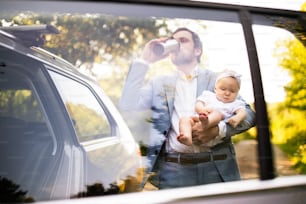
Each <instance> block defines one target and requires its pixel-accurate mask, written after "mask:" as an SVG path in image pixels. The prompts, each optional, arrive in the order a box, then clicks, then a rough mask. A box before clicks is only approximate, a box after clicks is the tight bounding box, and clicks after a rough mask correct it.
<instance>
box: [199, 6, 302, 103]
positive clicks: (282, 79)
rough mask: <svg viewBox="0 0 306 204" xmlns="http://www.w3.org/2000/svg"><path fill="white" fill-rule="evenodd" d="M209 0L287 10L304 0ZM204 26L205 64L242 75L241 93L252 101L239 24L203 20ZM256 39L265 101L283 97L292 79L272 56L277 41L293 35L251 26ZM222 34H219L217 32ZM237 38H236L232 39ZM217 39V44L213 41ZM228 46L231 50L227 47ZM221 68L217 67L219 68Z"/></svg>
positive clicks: (250, 84)
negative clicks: (227, 31) (204, 21)
mask: <svg viewBox="0 0 306 204" xmlns="http://www.w3.org/2000/svg"><path fill="white" fill-rule="evenodd" d="M206 1H209V2H223V3H233V4H244V5H250V6H259V7H271V8H279V9H288V10H300V8H301V5H302V4H303V3H304V2H305V0H259V1H247V0H243V1H242V0H241V1H238V0H206ZM206 25H207V29H206V33H204V36H203V39H202V41H203V42H204V44H205V46H204V51H205V48H206V49H207V52H206V55H207V62H206V63H207V65H208V68H211V69H213V70H215V71H221V70H222V69H224V67H225V68H228V69H233V70H235V71H237V72H238V73H240V74H242V86H241V90H240V94H241V96H242V97H243V98H244V99H245V100H246V101H247V102H249V103H251V102H253V101H254V97H253V88H252V83H251V76H250V73H249V68H248V67H249V65H248V61H247V56H246V53H245V52H241V50H244V49H245V45H244V41H243V40H241V39H242V31H241V26H240V25H237V26H233V25H230V24H228V25H224V24H222V25H219V24H216V23H215V22H213V23H209V22H206ZM235 27H236V28H235ZM227 29H231V33H235V35H236V36H235V37H233V35H226V34H225V35H224V30H227ZM253 29H254V34H255V41H256V46H257V51H258V55H259V60H260V66H261V75H262V80H263V88H264V95H265V100H266V101H267V102H270V103H274V102H280V101H283V100H284V98H285V96H286V95H285V92H284V86H285V85H286V84H288V83H289V82H290V81H291V78H290V75H289V73H288V72H287V71H286V70H285V69H283V68H281V67H279V66H278V62H277V59H276V58H273V57H272V56H273V53H274V49H275V44H276V42H277V41H281V40H283V39H288V38H290V37H291V36H292V35H291V34H290V33H289V32H287V31H284V30H281V29H268V28H267V27H264V26H256V27H254V28H253ZM220 33H221V35H222V37H221V36H218V35H220ZM235 39H236V40H235ZM216 42H217V43H216ZM224 47H229V48H231V49H226V48H224ZM220 56H222V57H220ZM218 69H220V70H218Z"/></svg>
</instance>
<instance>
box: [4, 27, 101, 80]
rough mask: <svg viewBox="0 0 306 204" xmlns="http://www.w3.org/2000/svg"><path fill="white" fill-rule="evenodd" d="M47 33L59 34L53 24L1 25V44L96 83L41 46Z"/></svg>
mask: <svg viewBox="0 0 306 204" xmlns="http://www.w3.org/2000/svg"><path fill="white" fill-rule="evenodd" d="M46 34H59V30H58V29H57V28H56V27H54V26H52V25H22V26H12V27H0V46H2V47H5V48H7V49H10V50H13V51H16V52H18V53H19V54H21V55H24V56H28V57H30V58H32V59H35V60H37V61H40V62H42V63H44V64H48V65H50V66H51V67H53V68H55V69H57V70H61V71H64V72H68V73H69V74H73V75H75V76H78V77H81V78H83V79H86V80H89V81H91V82H93V83H96V82H95V81H94V80H93V79H91V78H89V77H88V76H86V75H84V74H82V73H81V72H79V71H78V70H77V68H76V67H75V66H74V65H72V64H71V63H70V62H68V61H66V60H65V59H63V58H61V57H59V56H57V55H55V54H53V53H51V52H49V51H47V50H45V49H43V48H41V46H43V44H44V41H45V40H44V38H45V35H46Z"/></svg>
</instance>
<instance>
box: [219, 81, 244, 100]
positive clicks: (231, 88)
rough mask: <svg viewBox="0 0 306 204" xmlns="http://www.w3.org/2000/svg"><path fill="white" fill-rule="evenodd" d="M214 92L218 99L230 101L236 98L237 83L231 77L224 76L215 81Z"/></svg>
mask: <svg viewBox="0 0 306 204" xmlns="http://www.w3.org/2000/svg"><path fill="white" fill-rule="evenodd" d="M215 92H216V96H217V98H218V100H220V101H222V102H224V103H230V102H232V101H234V100H235V99H236V98H237V95H238V92H239V84H238V82H237V80H236V79H235V78H233V77H224V78H222V79H220V80H219V81H218V82H217V83H216V86H215Z"/></svg>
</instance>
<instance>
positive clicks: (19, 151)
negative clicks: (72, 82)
mask: <svg viewBox="0 0 306 204" xmlns="http://www.w3.org/2000/svg"><path fill="white" fill-rule="evenodd" d="M0 73H1V74H0V132H1V134H0V163H1V165H0V183H1V186H3V187H7V188H8V189H12V188H16V186H14V185H17V186H18V188H19V190H20V191H19V192H20V193H24V192H25V193H27V196H28V197H29V200H30V199H33V198H34V197H32V196H34V194H35V191H37V190H38V189H39V188H42V187H43V185H44V184H45V179H46V177H45V176H46V174H48V170H47V168H48V166H49V163H51V162H50V161H52V159H53V157H54V154H55V150H56V149H55V141H54V138H53V137H52V133H51V132H50V131H49V128H48V126H47V122H46V121H47V120H46V115H45V114H44V111H43V108H42V104H41V102H40V99H39V97H38V94H37V92H36V89H35V86H34V85H33V83H32V82H33V76H32V77H28V76H27V75H26V74H23V73H22V72H19V71H17V68H16V67H13V66H10V65H8V67H6V68H5V69H4V68H3V67H0ZM33 158H35V159H33ZM2 190H3V189H2ZM6 190H7V189H6ZM8 191H9V190H8ZM14 193H17V192H14ZM35 195H36V194H35ZM7 196H8V197H10V196H12V198H14V195H11V194H8V195H7Z"/></svg>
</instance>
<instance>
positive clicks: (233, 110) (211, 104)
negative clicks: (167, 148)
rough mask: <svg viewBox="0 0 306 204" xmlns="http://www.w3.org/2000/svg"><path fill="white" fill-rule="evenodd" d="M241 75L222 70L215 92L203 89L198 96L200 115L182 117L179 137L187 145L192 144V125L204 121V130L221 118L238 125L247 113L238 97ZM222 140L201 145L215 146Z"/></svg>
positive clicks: (196, 105) (218, 138)
mask: <svg viewBox="0 0 306 204" xmlns="http://www.w3.org/2000/svg"><path fill="white" fill-rule="evenodd" d="M240 83H241V80H240V75H238V74H237V73H236V72H234V71H231V70H225V71H223V72H221V73H220V74H219V75H218V77H217V79H216V83H215V93H213V92H210V91H203V93H202V94H201V95H200V96H199V97H198V98H197V101H196V104H195V111H196V113H197V114H198V115H196V116H191V117H188V116H186V117H182V118H181V119H180V121H179V131H180V133H179V135H178V136H177V139H178V141H179V142H181V143H183V144H185V145H188V146H190V145H192V127H193V126H194V125H195V124H196V123H199V122H200V123H202V126H203V128H204V130H208V129H209V128H212V127H215V126H216V125H218V123H219V122H220V121H221V120H224V121H225V122H227V123H229V124H230V125H231V126H232V127H234V128H235V127H237V126H238V125H239V123H240V122H241V121H242V120H244V119H245V117H246V115H247V113H246V110H245V103H244V102H243V101H241V100H239V99H237V96H238V92H239V89H240ZM221 142H222V139H221V138H220V137H218V136H217V137H216V138H215V139H214V140H211V141H209V142H208V143H206V144H202V145H201V146H206V147H213V146H215V145H216V144H219V143H221Z"/></svg>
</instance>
